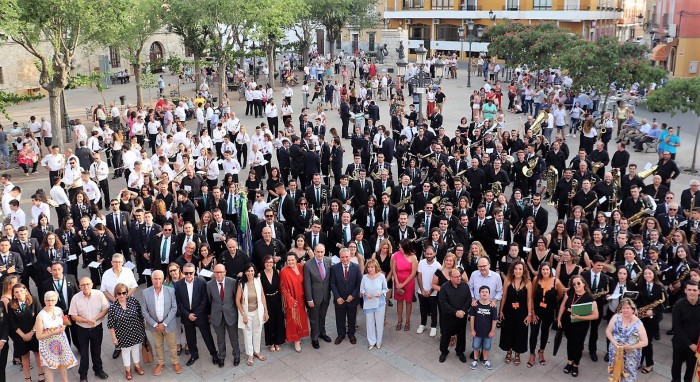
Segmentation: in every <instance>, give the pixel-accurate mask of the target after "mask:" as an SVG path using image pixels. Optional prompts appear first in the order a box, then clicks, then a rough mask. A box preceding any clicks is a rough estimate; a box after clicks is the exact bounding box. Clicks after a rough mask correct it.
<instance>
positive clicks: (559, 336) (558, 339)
mask: <svg viewBox="0 0 700 382" xmlns="http://www.w3.org/2000/svg"><path fill="white" fill-rule="evenodd" d="M563 337H564V329H560V328H557V334H555V335H554V350H553V351H552V356H555V357H556V355H557V352H558V351H559V346H561V340H562V338H563Z"/></svg>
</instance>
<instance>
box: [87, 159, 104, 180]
mask: <svg viewBox="0 0 700 382" xmlns="http://www.w3.org/2000/svg"><path fill="white" fill-rule="evenodd" d="M108 176H109V168H108V167H107V162H103V161H100V162H99V163H97V162H93V163H92V164H91V165H90V178H92V179H95V178H97V181H98V182H101V181H103V180H105V179H107V177H108Z"/></svg>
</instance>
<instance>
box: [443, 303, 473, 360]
mask: <svg viewBox="0 0 700 382" xmlns="http://www.w3.org/2000/svg"><path fill="white" fill-rule="evenodd" d="M440 313H441V314H440V317H441V319H440V321H441V322H440V353H441V354H448V353H449V352H450V350H449V349H448V346H449V345H450V337H452V336H457V346H456V347H455V352H456V353H457V354H464V350H465V349H466V348H467V317H466V316H465V317H464V318H457V317H451V316H448V315H446V314H444V312H440Z"/></svg>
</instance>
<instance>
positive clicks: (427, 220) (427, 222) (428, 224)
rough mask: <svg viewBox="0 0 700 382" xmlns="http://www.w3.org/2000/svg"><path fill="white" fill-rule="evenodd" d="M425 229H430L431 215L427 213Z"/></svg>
mask: <svg viewBox="0 0 700 382" xmlns="http://www.w3.org/2000/svg"><path fill="white" fill-rule="evenodd" d="M425 229H426V230H427V229H430V215H425Z"/></svg>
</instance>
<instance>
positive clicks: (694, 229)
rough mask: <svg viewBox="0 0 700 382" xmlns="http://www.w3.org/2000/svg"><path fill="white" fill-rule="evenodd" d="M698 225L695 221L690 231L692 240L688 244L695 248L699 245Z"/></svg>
mask: <svg viewBox="0 0 700 382" xmlns="http://www.w3.org/2000/svg"><path fill="white" fill-rule="evenodd" d="M697 225H698V221H697V220H693V224H692V226H691V228H690V231H691V232H692V233H691V234H690V240H688V244H690V245H692V246H693V247H695V246H696V245H697V243H698V227H697Z"/></svg>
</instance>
